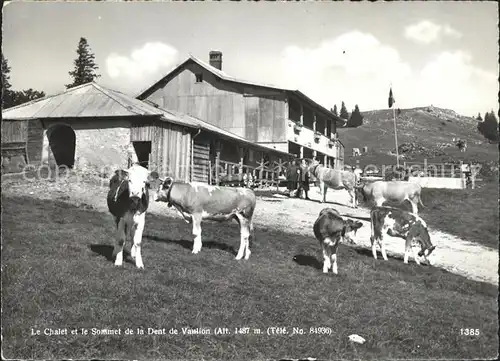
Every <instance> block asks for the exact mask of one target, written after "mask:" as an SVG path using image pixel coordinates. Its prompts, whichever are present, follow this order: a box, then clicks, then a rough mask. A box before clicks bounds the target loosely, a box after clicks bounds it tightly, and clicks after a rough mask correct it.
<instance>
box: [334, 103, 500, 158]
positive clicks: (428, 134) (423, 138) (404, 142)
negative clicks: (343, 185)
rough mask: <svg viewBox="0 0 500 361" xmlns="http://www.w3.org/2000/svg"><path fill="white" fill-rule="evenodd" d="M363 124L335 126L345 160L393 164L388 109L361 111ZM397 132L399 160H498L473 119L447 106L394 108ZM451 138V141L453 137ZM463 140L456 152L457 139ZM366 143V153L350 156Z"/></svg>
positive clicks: (390, 112) (389, 111)
mask: <svg viewBox="0 0 500 361" xmlns="http://www.w3.org/2000/svg"><path fill="white" fill-rule="evenodd" d="M363 115H364V120H363V125H362V126H360V127H358V128H343V129H339V136H340V140H341V141H342V142H343V143H344V145H345V163H346V164H355V163H356V161H359V165H360V166H364V165H367V164H394V163H395V161H396V157H395V144H394V121H393V111H392V109H385V110H372V111H367V112H363ZM396 122H397V134H398V145H399V147H398V148H399V150H400V156H401V158H400V159H401V160H402V161H405V160H406V161H418V162H421V161H423V159H424V158H425V159H427V160H428V161H429V162H435V163H437V162H454V163H455V162H459V161H460V160H462V161H464V162H469V161H472V162H480V163H491V164H493V163H494V164H498V144H490V143H489V142H488V140H487V139H485V138H484V137H483V136H482V135H481V134H480V133H479V132H478V131H477V120H476V119H474V118H470V117H465V116H462V115H459V114H457V113H456V112H455V111H453V110H450V109H441V108H437V107H433V106H429V107H423V108H413V109H401V112H400V113H399V114H398V111H397V110H396ZM453 139H455V141H454V140H453ZM458 139H462V140H464V141H466V142H467V150H466V152H464V153H463V152H460V150H459V149H458V147H457V146H456V143H457V140H458ZM363 147H368V152H367V153H362V154H361V156H359V157H353V156H352V149H353V148H359V149H360V150H361V151H362V148H363Z"/></svg>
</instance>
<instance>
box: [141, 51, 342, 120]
mask: <svg viewBox="0 0 500 361" xmlns="http://www.w3.org/2000/svg"><path fill="white" fill-rule="evenodd" d="M189 61H193V62H195V63H196V64H198V65H199V66H201V67H202V68H204V69H206V70H207V71H209V72H211V73H212V74H214V75H215V76H217V77H219V78H220V79H222V80H225V81H231V82H235V83H240V84H246V85H252V86H255V87H261V88H267V89H273V90H277V91H282V92H285V93H288V94H294V95H296V96H297V97H298V98H300V99H302V100H303V101H305V102H306V103H309V104H310V105H311V106H313V107H315V108H317V109H319V110H320V111H322V112H323V113H325V114H328V115H329V116H331V117H332V118H334V119H335V121H336V123H337V125H339V126H344V125H345V124H346V120H344V119H342V118H340V117H339V116H336V115H334V114H333V113H332V112H331V111H329V110H328V109H326V108H325V107H323V106H322V105H320V104H319V103H317V102H315V101H314V100H312V99H311V98H309V97H308V96H307V95H305V94H304V93H302V92H301V91H299V90H295V89H289V88H283V87H278V86H275V85H271V84H264V83H257V82H251V81H247V80H243V79H238V78H235V77H232V76H229V75H228V74H226V73H225V72H223V71H222V70H219V69H217V68H215V67H213V66H211V65H210V64H207V63H205V62H204V61H202V60H200V59H198V58H197V57H195V56H193V55H190V56H189V57H188V58H187V59H185V60H184V61H183V62H181V63H179V64H178V65H176V66H175V67H174V68H173V69H172V70H171V71H170V72H168V74H166V75H165V76H163V77H162V78H161V79H160V80H159V81H157V82H156V83H154V84H153V85H151V86H150V87H148V88H147V89H145V90H143V91H141V93H140V94H139V95H138V96H137V98H138V99H144V98H145V97H147V96H148V95H150V94H151V92H153V91H155V90H156V89H157V88H158V86H160V85H161V84H162V82H163V81H165V79H166V78H168V77H169V76H171V75H172V74H173V73H174V72H175V71H177V70H178V69H179V68H181V67H182V66H184V65H185V64H186V63H187V62H189Z"/></svg>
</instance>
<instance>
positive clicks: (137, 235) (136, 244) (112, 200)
mask: <svg viewBox="0 0 500 361" xmlns="http://www.w3.org/2000/svg"><path fill="white" fill-rule="evenodd" d="M157 177H158V175H157V174H156V173H153V174H151V175H150V174H149V172H148V170H147V169H146V168H144V167H141V166H140V165H138V164H134V165H133V166H132V167H131V168H129V169H128V170H126V171H125V170H121V169H120V170H117V171H115V174H114V175H113V177H112V178H111V180H110V182H109V191H108V196H107V203H108V209H109V211H110V212H111V214H112V215H113V217H114V218H115V224H116V233H117V234H116V237H117V242H116V244H115V249H114V252H113V254H115V255H116V259H115V265H116V266H121V265H122V263H123V247H124V245H125V242H126V240H127V239H130V240H133V245H132V247H131V250H130V255H131V256H132V258H135V265H136V267H137V268H144V264H143V262H142V256H141V242H142V232H143V230H144V223H145V216H146V210H147V209H148V205H149V193H148V183H149V182H150V181H151V180H153V179H154V178H157Z"/></svg>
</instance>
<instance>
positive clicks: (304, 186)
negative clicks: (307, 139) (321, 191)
mask: <svg viewBox="0 0 500 361" xmlns="http://www.w3.org/2000/svg"><path fill="white" fill-rule="evenodd" d="M302 191H304V195H305V199H307V200H309V199H310V198H309V196H308V195H307V192H309V167H308V166H307V164H306V160H305V159H302V162H301V164H300V172H299V191H298V192H297V197H301V196H302Z"/></svg>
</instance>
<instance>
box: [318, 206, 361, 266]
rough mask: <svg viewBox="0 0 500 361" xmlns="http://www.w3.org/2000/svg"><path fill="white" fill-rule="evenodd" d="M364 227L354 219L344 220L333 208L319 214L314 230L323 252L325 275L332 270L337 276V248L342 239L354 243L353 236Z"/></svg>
mask: <svg viewBox="0 0 500 361" xmlns="http://www.w3.org/2000/svg"><path fill="white" fill-rule="evenodd" d="M362 225H363V224H362V223H361V222H358V221H353V220H352V219H347V220H344V219H342V217H341V216H340V213H339V212H338V211H337V210H336V209H333V208H324V209H323V210H322V211H321V212H320V213H319V215H318V219H316V222H314V226H313V230H314V235H315V236H316V238H317V239H318V241H319V243H320V244H321V249H322V250H323V259H324V262H323V273H328V270H329V269H330V268H331V269H332V272H333V273H335V274H337V248H338V246H339V242H340V239H341V238H342V239H343V240H344V241H347V242H349V243H354V241H353V240H352V238H351V234H352V235H355V234H356V231H357V230H358V229H359V228H361V226H362Z"/></svg>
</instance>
